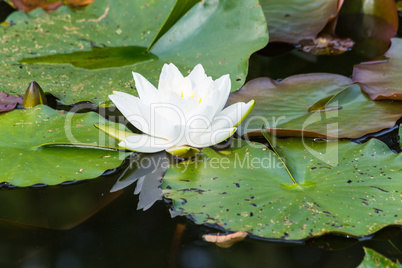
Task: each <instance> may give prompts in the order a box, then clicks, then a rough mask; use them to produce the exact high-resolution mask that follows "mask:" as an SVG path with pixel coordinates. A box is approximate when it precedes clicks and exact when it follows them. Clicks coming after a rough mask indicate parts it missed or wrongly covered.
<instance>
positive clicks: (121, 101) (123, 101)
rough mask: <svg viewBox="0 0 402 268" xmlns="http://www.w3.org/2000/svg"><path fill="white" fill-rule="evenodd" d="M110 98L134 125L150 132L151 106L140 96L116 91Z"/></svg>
mask: <svg viewBox="0 0 402 268" xmlns="http://www.w3.org/2000/svg"><path fill="white" fill-rule="evenodd" d="M109 98H110V99H111V100H112V101H113V103H114V105H116V107H117V109H119V111H120V112H121V113H122V114H123V115H124V117H125V118H126V119H127V120H128V121H129V122H130V123H131V124H133V126H135V127H136V128H137V129H139V130H141V131H142V132H144V133H150V124H149V122H150V113H149V110H150V108H149V107H148V106H146V105H144V103H142V102H141V100H140V99H139V98H137V97H134V96H132V95H130V94H127V93H124V92H115V94H113V95H109Z"/></svg>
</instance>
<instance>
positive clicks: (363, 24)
mask: <svg viewBox="0 0 402 268" xmlns="http://www.w3.org/2000/svg"><path fill="white" fill-rule="evenodd" d="M397 30H398V11H397V8H396V4H395V0H370V1H367V0H348V1H345V3H344V4H343V5H342V8H341V10H340V12H339V15H338V19H337V25H336V33H337V34H338V35H339V36H341V37H349V38H352V39H353V41H356V45H355V47H354V51H355V53H358V54H360V55H361V56H364V57H366V58H368V59H372V58H374V57H377V56H379V55H381V54H383V53H384V52H385V51H387V49H388V47H389V45H390V43H391V38H392V37H394V36H395V34H396V32H397Z"/></svg>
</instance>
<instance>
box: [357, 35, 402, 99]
mask: <svg viewBox="0 0 402 268" xmlns="http://www.w3.org/2000/svg"><path fill="white" fill-rule="evenodd" d="M401 51H402V39H401V38H393V39H392V45H391V47H390V49H389V50H388V51H387V52H386V53H385V56H386V57H388V58H389V59H388V60H387V61H371V62H370V61H369V62H363V63H361V64H358V65H356V66H355V67H354V69H353V81H354V82H358V83H359V84H360V86H361V87H362V89H363V91H364V92H366V93H367V94H368V95H369V96H370V98H371V99H372V100H383V99H391V100H399V101H402V73H401V70H402V55H401Z"/></svg>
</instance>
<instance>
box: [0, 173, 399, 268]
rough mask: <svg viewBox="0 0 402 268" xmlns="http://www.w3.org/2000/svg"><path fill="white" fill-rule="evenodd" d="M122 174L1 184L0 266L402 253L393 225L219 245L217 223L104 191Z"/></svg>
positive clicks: (183, 263)
mask: <svg viewBox="0 0 402 268" xmlns="http://www.w3.org/2000/svg"><path fill="white" fill-rule="evenodd" d="M120 173H121V171H120V172H117V173H114V174H111V175H106V176H102V177H100V178H98V179H95V180H87V181H83V182H78V183H73V184H70V185H61V186H52V187H47V186H44V187H36V188H14V189H8V188H6V187H2V188H1V190H0V202H1V203H2V204H3V205H2V206H1V208H0V216H1V218H2V220H0V232H1V234H2V236H1V237H2V238H1V240H0V252H1V253H0V267H77V268H78V267H113V266H116V267H134V266H136V267H246V266H247V267H356V266H357V265H358V264H359V263H360V262H361V260H362V258H363V255H364V253H363V249H362V246H367V247H370V248H373V249H375V250H377V251H378V252H380V253H382V254H384V255H386V256H388V257H390V258H393V259H395V258H399V259H401V258H402V253H401V250H400V249H401V248H402V234H400V228H399V227H389V228H387V229H385V230H382V231H380V232H378V233H377V234H376V235H374V236H371V237H366V238H365V239H363V240H364V241H358V240H357V239H354V238H347V237H345V236H341V235H332V236H325V237H321V238H315V239H310V240H307V241H304V242H301V243H283V242H280V241H261V240H257V239H252V238H246V239H245V240H244V241H242V242H240V243H237V244H235V245H234V246H232V247H230V248H226V249H224V248H220V247H217V246H216V245H215V244H212V243H208V242H204V241H203V240H202V235H203V234H206V233H217V232H219V230H216V229H213V228H208V227H205V226H197V225H194V224H192V223H191V222H190V221H187V220H186V219H185V218H184V217H176V218H173V219H172V218H171V216H170V213H169V207H168V204H167V203H165V202H163V201H157V202H156V203H155V204H154V205H153V206H152V207H151V208H150V209H148V210H147V211H142V210H137V203H138V195H133V192H134V188H135V185H131V186H128V187H126V188H125V189H123V190H120V191H117V192H114V193H110V189H111V188H112V187H113V185H114V183H115V182H116V180H117V178H118V177H119V175H120Z"/></svg>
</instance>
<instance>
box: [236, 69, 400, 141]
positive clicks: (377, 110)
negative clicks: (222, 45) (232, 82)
mask: <svg viewBox="0 0 402 268" xmlns="http://www.w3.org/2000/svg"><path fill="white" fill-rule="evenodd" d="M351 83H352V81H351V80H350V79H349V78H347V77H344V76H340V75H335V74H325V73H316V74H314V73H312V74H303V75H295V76H290V77H288V78H286V79H284V80H282V81H280V82H277V81H274V80H272V79H269V78H257V79H254V80H251V81H250V82H248V83H247V84H246V85H244V86H243V88H242V89H241V90H239V91H237V92H234V93H232V94H231V96H230V97H229V101H228V104H232V103H236V102H239V101H247V100H250V99H254V100H255V101H256V103H255V106H254V108H253V110H252V111H251V113H250V114H249V116H248V118H247V119H246V120H245V121H243V123H242V124H241V125H240V127H239V129H238V130H239V132H240V134H245V133H248V134H249V135H260V129H261V126H262V125H263V124H265V126H266V127H267V128H269V129H271V131H275V133H277V135H279V136H302V135H303V136H304V137H323V138H326V137H330V138H358V137H361V136H363V135H365V134H367V133H372V132H377V131H379V130H382V129H385V128H390V127H393V126H394V125H395V122H396V121H397V120H398V119H399V118H400V117H401V116H402V105H400V103H393V102H386V101H381V102H379V101H376V102H374V101H371V100H370V98H369V97H367V96H366V95H365V94H364V93H362V92H361V90H360V87H359V86H358V85H351ZM373 118H380V120H373Z"/></svg>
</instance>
